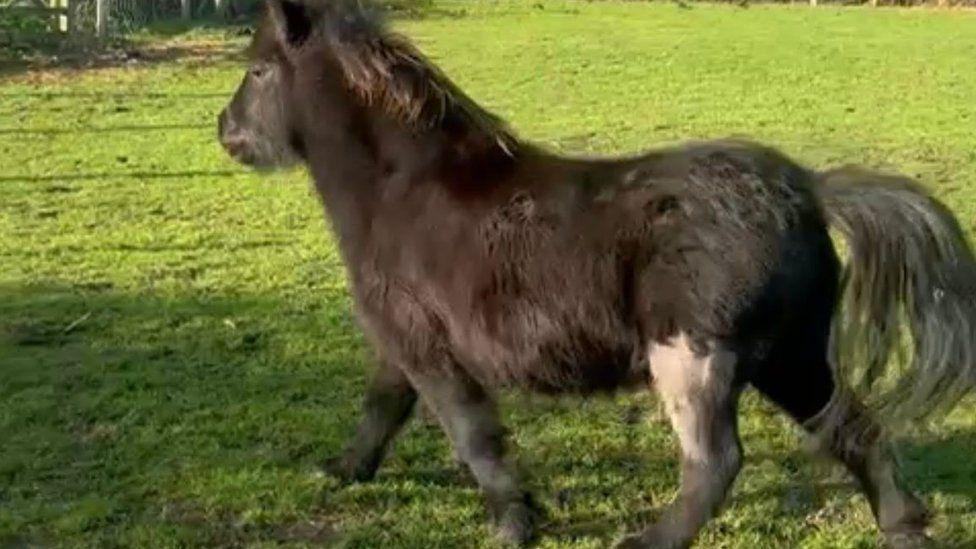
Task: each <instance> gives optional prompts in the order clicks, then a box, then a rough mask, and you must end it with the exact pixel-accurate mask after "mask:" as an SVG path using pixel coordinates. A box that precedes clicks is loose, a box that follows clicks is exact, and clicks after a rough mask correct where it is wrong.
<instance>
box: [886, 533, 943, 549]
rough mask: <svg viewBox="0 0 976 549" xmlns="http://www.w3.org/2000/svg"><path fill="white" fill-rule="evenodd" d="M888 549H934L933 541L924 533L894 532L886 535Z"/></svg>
mask: <svg viewBox="0 0 976 549" xmlns="http://www.w3.org/2000/svg"><path fill="white" fill-rule="evenodd" d="M884 541H885V543H884V546H885V547H886V548H887V549H928V548H930V547H934V544H933V542H932V539H931V538H929V537H928V536H926V535H925V533H924V532H892V533H888V534H885V540H884Z"/></svg>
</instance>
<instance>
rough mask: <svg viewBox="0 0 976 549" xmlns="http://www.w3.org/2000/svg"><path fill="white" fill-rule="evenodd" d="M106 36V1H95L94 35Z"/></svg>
mask: <svg viewBox="0 0 976 549" xmlns="http://www.w3.org/2000/svg"><path fill="white" fill-rule="evenodd" d="M106 34H108V0H95V35H97V36H98V37H100V38H101V37H104V36H105V35H106Z"/></svg>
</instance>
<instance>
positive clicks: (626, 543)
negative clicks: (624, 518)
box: [613, 534, 648, 549]
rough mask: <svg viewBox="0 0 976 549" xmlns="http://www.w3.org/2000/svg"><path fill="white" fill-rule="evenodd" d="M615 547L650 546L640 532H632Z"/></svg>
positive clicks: (630, 548)
mask: <svg viewBox="0 0 976 549" xmlns="http://www.w3.org/2000/svg"><path fill="white" fill-rule="evenodd" d="M613 547H614V549H645V548H646V547H648V546H647V545H646V544H645V543H644V541H643V539H642V538H641V536H640V535H639V534H631V535H629V536H626V537H624V538H623V539H621V540H620V541H618V542H617V543H616V544H614V546H613Z"/></svg>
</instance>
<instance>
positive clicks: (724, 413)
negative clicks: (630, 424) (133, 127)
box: [618, 336, 742, 549]
mask: <svg viewBox="0 0 976 549" xmlns="http://www.w3.org/2000/svg"><path fill="white" fill-rule="evenodd" d="M707 347H709V350H708V351H707V352H704V353H702V352H696V351H694V350H692V349H691V348H690V347H689V342H688V339H687V338H685V337H683V336H682V337H677V338H674V339H673V340H671V341H670V342H668V344H666V345H660V344H654V345H651V348H650V351H649V360H650V367H651V372H652V374H653V376H654V383H655V386H656V387H657V390H658V392H659V393H660V395H661V398H662V400H663V401H664V403H665V406H666V408H667V412H668V416H669V417H670V420H671V424H672V426H673V427H674V430H675V432H676V433H677V435H678V438H679V440H680V443H681V493H680V494H679V496H678V498H677V500H676V501H675V502H674V503H672V504H671V506H670V507H668V508H667V509H666V510H665V511H664V513H663V516H662V517H661V519H660V520H659V521H658V522H657V523H655V524H654V525H652V526H650V527H648V528H647V529H645V530H644V531H643V532H640V533H638V534H635V535H632V536H630V537H628V538H626V539H624V540H623V541H622V542H621V543H620V544H619V545H618V546H619V547H634V548H637V547H641V548H654V549H659V548H669V549H670V548H681V547H688V546H690V545H691V543H692V542H693V541H694V539H695V536H697V534H698V531H699V530H701V528H702V526H704V525H705V523H706V522H708V521H709V520H710V519H711V518H712V517H714V516H715V515H716V514H717V513H718V510H719V508H720V507H721V505H722V503H723V502H724V500H725V496H726V493H727V492H728V490H729V487H731V485H732V482H733V481H734V480H735V477H736V475H737V474H738V473H739V469H740V468H741V464H742V449H741V446H740V444H739V435H738V429H737V422H736V408H737V401H738V395H739V390H740V387H739V384H738V382H737V381H736V377H737V376H736V375H735V374H736V372H735V367H736V357H735V355H734V353H732V352H731V351H729V350H726V349H723V348H722V346H721V345H720V344H718V343H710V344H709V345H707Z"/></svg>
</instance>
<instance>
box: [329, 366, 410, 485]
mask: <svg viewBox="0 0 976 549" xmlns="http://www.w3.org/2000/svg"><path fill="white" fill-rule="evenodd" d="M416 401H417V392H416V391H415V390H414V388H413V385H411V384H410V380H409V379H407V377H406V376H405V375H404V374H403V372H402V371H401V370H400V368H398V367H397V366H395V365H393V364H392V363H390V362H388V361H381V362H380V364H379V367H378V368H377V370H376V372H375V373H374V374H373V379H372V381H371V382H370V386H369V389H368V390H367V391H366V397H365V398H364V399H363V405H362V419H360V421H359V426H358V427H356V434H355V435H354V436H353V438H352V439H351V440H350V441H349V444H348V445H347V446H346V449H345V450H344V451H343V453H342V455H340V456H338V457H336V458H332V459H330V460H328V461H326V464H325V469H326V471H327V472H329V473H331V474H334V475H336V476H338V477H339V478H341V479H342V480H344V481H356V482H362V481H366V480H371V479H372V478H373V476H374V475H375V474H376V470H377V469H378V468H379V466H380V462H381V461H382V460H383V456H384V455H385V454H386V450H387V447H388V446H389V445H390V442H391V441H392V440H393V438H394V437H395V436H396V434H397V432H398V431H399V430H400V428H401V427H402V426H403V424H404V423H406V421H407V419H409V418H410V414H411V412H412V411H413V408H414V403H415V402H416Z"/></svg>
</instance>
